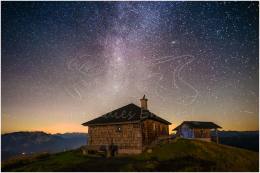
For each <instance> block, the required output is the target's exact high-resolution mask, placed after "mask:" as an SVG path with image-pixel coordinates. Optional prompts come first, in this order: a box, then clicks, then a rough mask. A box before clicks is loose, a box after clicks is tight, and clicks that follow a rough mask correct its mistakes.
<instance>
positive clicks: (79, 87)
mask: <svg viewBox="0 0 260 173" xmlns="http://www.w3.org/2000/svg"><path fill="white" fill-rule="evenodd" d="M258 13H259V4H258V2H1V16H2V28H1V29H2V33H1V36H2V37H1V39H2V40H1V43H2V49H1V54H2V56H1V58H2V61H1V64H2V67H1V68H2V73H1V75H2V80H1V83H2V99H1V100H2V106H1V108H2V109H1V113H2V116H1V120H2V121H1V123H2V124H1V125H2V126H1V127H2V133H7V132H13V131H21V130H28V131H31V130H42V131H46V132H49V133H57V132H76V131H77V132H87V128H86V127H83V126H82V125H81V123H83V122H86V121H88V120H91V119H93V118H96V117H97V116H100V115H103V114H105V113H107V112H109V111H112V110H114V109H116V108H119V107H121V106H124V105H126V104H129V103H135V104H137V105H140V103H139V102H140V101H139V99H140V98H141V97H142V96H143V95H144V94H146V97H147V98H148V108H149V110H150V111H152V112H154V113H155V114H157V115H159V116H160V117H162V118H164V119H166V120H168V121H170V122H172V123H173V124H172V125H171V127H170V128H171V129H172V128H173V127H175V126H177V125H178V124H179V123H181V122H182V121H184V120H201V121H213V122H215V123H217V124H218V125H220V126H222V127H223V129H224V130H258V129H259V124H258V121H259V115H258V114H259V110H258V104H259V99H258V95H259V93H258V88H259V86H258V78H259V76H258V74H259V67H258V65H259V57H258V56H259V40H258V39H259V32H258V30H259V23H258V21H259V15H258Z"/></svg>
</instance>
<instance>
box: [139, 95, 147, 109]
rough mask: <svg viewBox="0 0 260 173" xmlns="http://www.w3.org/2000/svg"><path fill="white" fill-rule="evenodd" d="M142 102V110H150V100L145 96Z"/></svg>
mask: <svg viewBox="0 0 260 173" xmlns="http://www.w3.org/2000/svg"><path fill="white" fill-rule="evenodd" d="M140 101H141V109H142V110H148V107H147V101H148V99H147V98H145V95H144V96H143V98H141V99H140Z"/></svg>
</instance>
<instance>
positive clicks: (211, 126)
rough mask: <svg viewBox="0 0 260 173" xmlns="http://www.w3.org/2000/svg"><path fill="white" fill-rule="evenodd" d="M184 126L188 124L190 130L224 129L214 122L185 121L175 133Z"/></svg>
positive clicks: (176, 128)
mask: <svg viewBox="0 0 260 173" xmlns="http://www.w3.org/2000/svg"><path fill="white" fill-rule="evenodd" d="M183 124H187V125H188V126H189V127H190V128H201V129H216V128H222V127H220V126H219V125H217V124H215V123H213V122H206V121H183V122H182V123H181V124H180V125H178V126H177V127H175V128H174V129H173V131H175V130H178V129H179V128H180V127H181V126H182V125H183Z"/></svg>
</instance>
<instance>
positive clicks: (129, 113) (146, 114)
mask: <svg viewBox="0 0 260 173" xmlns="http://www.w3.org/2000/svg"><path fill="white" fill-rule="evenodd" d="M140 115H141V108H140V107H139V106H137V105H135V104H133V103H131V104H128V105H126V106H123V107H121V108H118V109H116V110H114V111H112V112H109V113H106V114H104V115H102V116H100V117H98V118H95V119H93V120H90V121H88V122H85V123H83V124H82V125H83V126H88V125H103V124H116V123H124V122H137V121H140V120H145V119H153V120H155V121H159V122H162V123H164V124H168V125H170V124H171V123H170V122H168V121H166V120H164V119H162V118H161V117H159V116H157V115H155V114H154V113H152V112H150V111H148V110H143V111H142V116H140Z"/></svg>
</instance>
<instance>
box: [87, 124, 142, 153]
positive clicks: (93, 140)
mask: <svg viewBox="0 0 260 173" xmlns="http://www.w3.org/2000/svg"><path fill="white" fill-rule="evenodd" d="M112 143H113V144H114V145H116V146H117V147H118V152H119V153H140V152H141V151H142V134H141V126H140V124H138V123H135V124H120V125H100V126H98V125H97V126H89V143H88V144H89V145H91V146H101V145H111V144H112Z"/></svg>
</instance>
